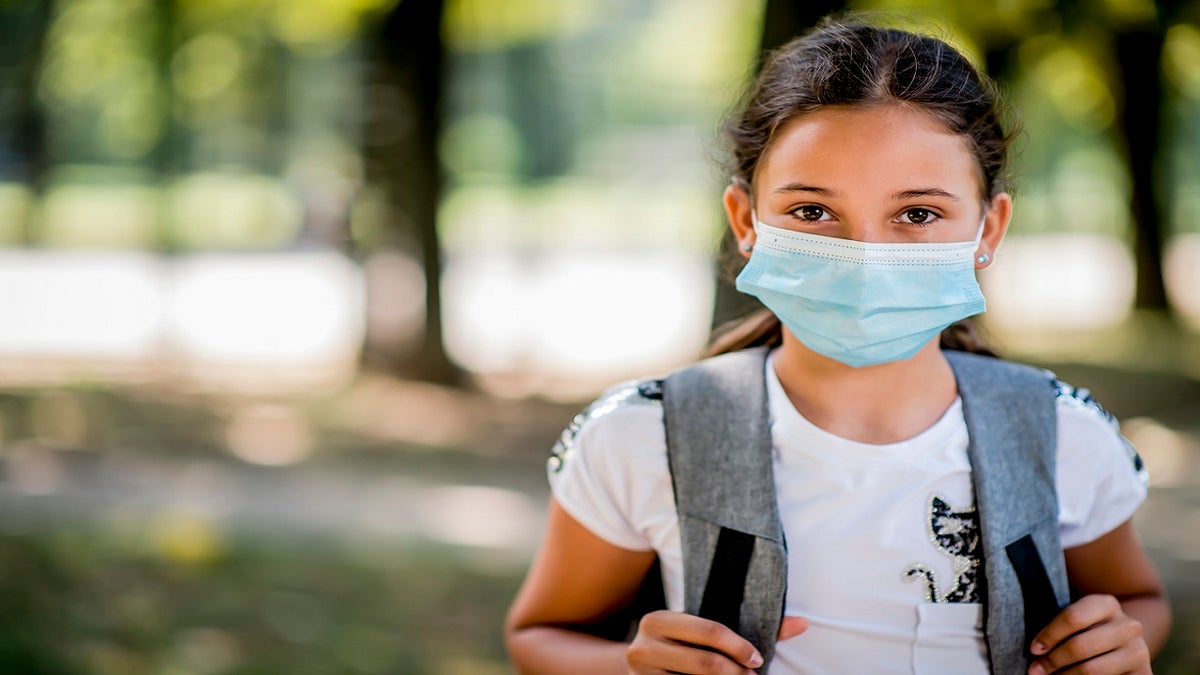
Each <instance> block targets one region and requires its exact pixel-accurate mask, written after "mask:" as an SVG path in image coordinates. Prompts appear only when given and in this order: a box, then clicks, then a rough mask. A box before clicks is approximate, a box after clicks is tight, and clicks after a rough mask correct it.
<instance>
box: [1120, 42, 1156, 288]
mask: <svg viewBox="0 0 1200 675" xmlns="http://www.w3.org/2000/svg"><path fill="white" fill-rule="evenodd" d="M1164 39H1165V31H1164V30H1163V29H1162V28H1161V26H1154V27H1134V28H1131V29H1128V30H1120V31H1119V32H1117V33H1116V34H1115V35H1114V40H1115V46H1116V60H1117V67H1118V68H1119V69H1120V73H1119V74H1120V77H1121V83H1122V91H1121V95H1120V100H1119V103H1118V111H1119V113H1118V114H1119V118H1118V120H1117V132H1118V133H1120V135H1121V139H1122V141H1123V142H1124V143H1123V144H1124V146H1125V153H1126V161H1127V162H1128V163H1129V175H1130V178H1131V182H1132V186H1133V194H1132V197H1131V204H1130V206H1131V209H1132V212H1133V220H1134V240H1133V253H1134V259H1135V260H1136V262H1137V292H1136V296H1135V301H1134V304H1135V306H1136V307H1138V308H1140V309H1156V310H1168V309H1169V308H1170V307H1169V305H1168V303H1167V292H1166V286H1165V283H1164V281H1163V265H1162V251H1163V243H1164V239H1165V237H1164V225H1165V222H1166V220H1167V218H1166V213H1167V208H1166V207H1167V204H1168V199H1167V194H1166V191H1167V186H1166V183H1165V182H1163V183H1162V184H1161V185H1162V190H1161V191H1156V189H1155V187H1156V184H1158V181H1156V180H1155V178H1156V175H1157V174H1158V172H1157V171H1156V166H1155V164H1156V160H1157V159H1159V158H1160V157H1161V156H1162V153H1161V151H1162V150H1165V148H1164V147H1163V144H1162V140H1163V138H1165V136H1166V134H1164V133H1162V128H1161V127H1162V122H1163V119H1164V116H1163V114H1162V102H1163V81H1162V67H1161V64H1162V53H1163V42H1164Z"/></svg>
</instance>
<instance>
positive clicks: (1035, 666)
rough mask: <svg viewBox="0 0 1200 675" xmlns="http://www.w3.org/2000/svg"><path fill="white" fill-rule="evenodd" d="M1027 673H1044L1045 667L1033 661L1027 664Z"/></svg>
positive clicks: (1031, 674) (1039, 674) (1041, 674)
mask: <svg viewBox="0 0 1200 675" xmlns="http://www.w3.org/2000/svg"><path fill="white" fill-rule="evenodd" d="M1029 675H1046V669H1045V668H1043V667H1042V664H1040V663H1035V664H1033V665H1032V666H1029Z"/></svg>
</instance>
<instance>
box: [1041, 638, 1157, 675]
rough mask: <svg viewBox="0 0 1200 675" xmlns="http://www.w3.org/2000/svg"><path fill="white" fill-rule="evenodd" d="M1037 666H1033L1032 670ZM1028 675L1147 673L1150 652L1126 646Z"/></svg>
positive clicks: (1143, 646) (1143, 648) (1143, 647)
mask: <svg viewBox="0 0 1200 675" xmlns="http://www.w3.org/2000/svg"><path fill="white" fill-rule="evenodd" d="M1037 665H1038V664H1036V663H1035V664H1034V668H1036V667H1037ZM1034 668H1030V670H1029V672H1030V673H1039V674H1040V673H1051V672H1052V673H1054V674H1055V675H1091V674H1093V673H1149V672H1150V651H1149V650H1148V649H1146V648H1145V645H1144V644H1143V645H1142V647H1141V648H1138V647H1137V646H1134V645H1126V646H1124V647H1122V648H1121V649H1117V650H1114V651H1111V652H1108V653H1107V654H1101V655H1099V656H1096V657H1093V658H1091V659H1088V660H1087V661H1082V662H1080V663H1075V664H1072V665H1070V666H1067V667H1066V668H1062V669H1060V670H1053V671H1052V670H1035V669H1034Z"/></svg>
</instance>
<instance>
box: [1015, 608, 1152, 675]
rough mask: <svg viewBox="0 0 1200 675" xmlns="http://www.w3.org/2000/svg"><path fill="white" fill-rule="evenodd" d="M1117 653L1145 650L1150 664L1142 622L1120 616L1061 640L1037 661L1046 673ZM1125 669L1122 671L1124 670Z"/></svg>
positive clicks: (1033, 671)
mask: <svg viewBox="0 0 1200 675" xmlns="http://www.w3.org/2000/svg"><path fill="white" fill-rule="evenodd" d="M1116 652H1123V653H1139V652H1145V653H1146V658H1147V663H1148V658H1150V657H1148V655H1150V650H1148V647H1146V640H1145V639H1142V635H1141V623H1139V622H1138V621H1135V620H1133V619H1129V617H1128V616H1120V617H1117V619H1114V620H1112V621H1109V622H1105V623H1102V625H1099V626H1096V627H1093V628H1091V629H1088V631H1085V632H1082V633H1079V634H1078V635H1074V637H1072V638H1068V639H1066V640H1063V641H1061V643H1058V645H1057V646H1056V647H1055V649H1054V650H1051V651H1050V653H1048V655H1045V656H1043V657H1042V658H1039V659H1038V661H1037V662H1036V664H1037V665H1039V667H1040V669H1042V671H1044V673H1055V671H1057V670H1060V669H1064V668H1072V667H1074V665H1076V664H1081V663H1085V662H1091V661H1094V659H1096V658H1097V657H1100V656H1104V655H1109V653H1116ZM1126 671H1127V670H1122V673H1126ZM1031 673H1036V670H1031ZM1105 673H1106V671H1105Z"/></svg>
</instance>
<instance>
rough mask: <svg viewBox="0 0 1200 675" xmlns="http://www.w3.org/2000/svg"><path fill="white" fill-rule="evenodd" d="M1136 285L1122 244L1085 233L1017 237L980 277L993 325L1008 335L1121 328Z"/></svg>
mask: <svg viewBox="0 0 1200 675" xmlns="http://www.w3.org/2000/svg"><path fill="white" fill-rule="evenodd" d="M1133 281H1134V268H1133V259H1132V257H1131V256H1130V254H1129V251H1128V250H1127V249H1126V248H1125V246H1124V245H1122V244H1121V242H1120V241H1119V240H1117V239H1115V238H1112V237H1107V236H1103V235H1094V234H1082V233H1062V234H1043V235H1034V236H1029V235H1027V236H1023V237H1013V238H1011V239H1009V240H1008V241H1006V242H1005V243H1004V245H1003V246H1001V248H1000V250H999V251H998V252H997V255H996V263H995V264H994V265H993V266H992V267H990V268H988V269H987V270H985V271H984V272H983V273H982V274H980V283H981V284H982V286H983V290H984V295H985V296H986V297H987V300H988V308H987V318H988V321H989V322H990V323H994V324H995V325H996V326H997V327H999V328H1001V329H1009V330H1021V329H1029V328H1100V327H1106V326H1113V325H1116V324H1118V323H1120V322H1121V321H1122V320H1123V319H1124V318H1125V317H1126V316H1127V315H1128V314H1129V310H1130V308H1131V307H1132V305H1133Z"/></svg>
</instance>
